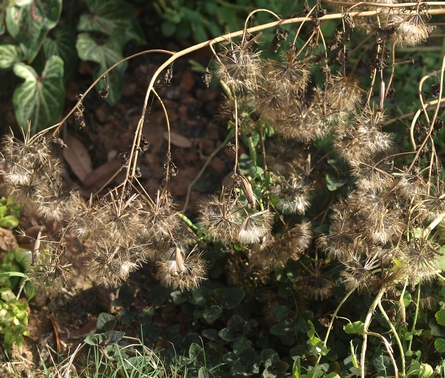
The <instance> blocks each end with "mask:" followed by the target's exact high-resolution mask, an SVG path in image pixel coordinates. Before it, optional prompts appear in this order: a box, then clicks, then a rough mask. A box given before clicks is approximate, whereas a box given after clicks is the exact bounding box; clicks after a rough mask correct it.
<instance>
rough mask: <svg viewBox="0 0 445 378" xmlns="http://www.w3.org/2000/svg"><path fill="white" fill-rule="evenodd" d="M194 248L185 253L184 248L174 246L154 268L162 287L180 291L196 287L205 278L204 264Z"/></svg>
mask: <svg viewBox="0 0 445 378" xmlns="http://www.w3.org/2000/svg"><path fill="white" fill-rule="evenodd" d="M195 250H196V247H195V248H193V249H192V250H191V251H190V252H188V253H186V250H185V247H184V246H181V245H176V246H175V247H174V248H171V249H170V250H169V251H167V252H166V254H165V256H164V259H163V260H161V261H158V262H157V264H156V266H157V268H158V272H157V274H156V276H157V278H158V279H159V280H160V281H161V283H162V284H163V285H166V286H172V287H173V288H174V289H179V290H181V291H184V290H190V289H193V288H195V287H198V286H199V285H200V283H201V281H203V280H204V279H205V276H206V269H207V268H206V263H205V261H204V260H203V259H202V256H201V254H200V253H197V252H196V251H195Z"/></svg>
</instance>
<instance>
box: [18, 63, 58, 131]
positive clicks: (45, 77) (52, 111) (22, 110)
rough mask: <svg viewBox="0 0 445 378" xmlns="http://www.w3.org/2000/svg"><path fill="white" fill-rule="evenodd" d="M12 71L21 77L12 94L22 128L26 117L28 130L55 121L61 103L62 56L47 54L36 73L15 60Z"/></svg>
mask: <svg viewBox="0 0 445 378" xmlns="http://www.w3.org/2000/svg"><path fill="white" fill-rule="evenodd" d="M14 73H15V74H16V75H17V76H18V77H21V78H23V79H25V82H24V83H22V84H20V85H19V86H18V87H17V88H16V89H15V90H14V94H13V97H12V102H13V104H14V110H15V115H16V118H17V122H18V124H19V125H20V126H21V127H22V128H25V127H26V125H27V122H28V120H30V121H31V133H32V134H35V132H36V131H37V130H42V129H44V128H46V127H49V126H51V125H53V124H55V123H56V122H57V120H58V118H59V116H60V114H61V113H62V110H63V105H64V103H65V87H64V85H63V80H62V77H63V61H62V59H61V58H59V57H58V56H55V55H53V56H52V57H50V58H49V59H48V61H47V62H46V65H45V69H44V70H43V73H42V75H40V76H39V75H38V74H37V72H36V71H35V70H34V69H33V68H32V67H31V66H28V65H27V64H24V63H16V64H15V65H14Z"/></svg>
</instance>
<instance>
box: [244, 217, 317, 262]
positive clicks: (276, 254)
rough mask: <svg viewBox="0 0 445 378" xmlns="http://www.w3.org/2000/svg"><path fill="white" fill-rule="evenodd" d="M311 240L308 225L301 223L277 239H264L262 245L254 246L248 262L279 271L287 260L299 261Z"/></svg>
mask: <svg viewBox="0 0 445 378" xmlns="http://www.w3.org/2000/svg"><path fill="white" fill-rule="evenodd" d="M311 239H312V232H311V230H310V224H309V223H302V224H300V225H297V226H295V227H294V228H292V229H291V230H289V231H285V232H284V233H283V234H282V235H281V238H279V239H274V240H270V239H269V240H267V239H266V240H265V241H264V243H263V244H254V245H253V246H252V248H251V250H250V254H249V260H250V261H251V262H252V264H254V265H257V266H259V267H262V268H264V269H268V270H275V269H281V268H282V267H283V266H284V265H285V264H286V262H287V261H288V260H289V259H292V260H299V259H300V257H301V256H302V255H303V253H304V252H305V250H306V249H307V248H308V246H309V243H310V240H311Z"/></svg>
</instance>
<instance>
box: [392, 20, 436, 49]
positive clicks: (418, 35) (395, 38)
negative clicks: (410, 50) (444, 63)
mask: <svg viewBox="0 0 445 378" xmlns="http://www.w3.org/2000/svg"><path fill="white" fill-rule="evenodd" d="M393 27H394V28H395V31H394V34H393V35H392V42H396V43H398V44H399V45H401V46H417V45H419V44H420V43H422V42H425V41H426V40H427V39H428V36H429V35H430V34H431V32H432V31H433V30H434V29H435V26H433V25H425V23H424V21H423V18H422V16H421V15H419V14H415V15H413V16H408V17H404V16H399V17H397V18H396V19H394V20H393Z"/></svg>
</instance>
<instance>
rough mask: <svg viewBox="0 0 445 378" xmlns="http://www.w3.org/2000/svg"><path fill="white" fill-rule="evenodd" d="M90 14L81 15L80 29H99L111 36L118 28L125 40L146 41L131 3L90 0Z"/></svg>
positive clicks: (113, 0)
mask: <svg viewBox="0 0 445 378" xmlns="http://www.w3.org/2000/svg"><path fill="white" fill-rule="evenodd" d="M87 4H88V8H89V9H90V12H91V13H90V14H83V15H82V16H80V20H79V23H78V24H77V28H78V29H79V30H80V31H97V32H101V33H105V34H106V35H109V36H111V35H112V34H113V32H114V31H115V30H116V29H117V30H118V32H119V33H120V34H123V35H124V36H125V42H127V41H129V40H134V41H136V42H137V43H141V44H142V43H144V42H145V38H144V33H143V32H142V29H141V27H140V26H139V24H138V23H137V22H136V19H135V18H134V16H133V9H132V7H131V5H129V4H127V3H125V2H123V1H120V0H108V1H103V0H89V1H87Z"/></svg>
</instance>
